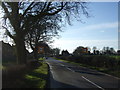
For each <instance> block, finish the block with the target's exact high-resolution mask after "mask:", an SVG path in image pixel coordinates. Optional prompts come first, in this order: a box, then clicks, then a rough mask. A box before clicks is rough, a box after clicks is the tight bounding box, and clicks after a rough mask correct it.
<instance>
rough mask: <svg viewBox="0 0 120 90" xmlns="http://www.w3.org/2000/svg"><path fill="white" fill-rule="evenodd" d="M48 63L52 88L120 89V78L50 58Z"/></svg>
mask: <svg viewBox="0 0 120 90" xmlns="http://www.w3.org/2000/svg"><path fill="white" fill-rule="evenodd" d="M46 62H47V63H48V65H49V67H50V88H81V89H85V88H95V89H98V90H106V89H111V88H113V89H117V90H118V88H120V86H119V85H118V84H120V83H119V81H120V80H119V79H118V78H115V77H112V76H108V75H105V74H103V73H100V72H97V71H95V70H91V69H88V68H85V67H80V66H76V65H73V64H70V63H65V62H62V61H59V60H55V59H53V58H48V59H47V60H46Z"/></svg>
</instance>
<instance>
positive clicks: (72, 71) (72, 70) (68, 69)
mask: <svg viewBox="0 0 120 90" xmlns="http://www.w3.org/2000/svg"><path fill="white" fill-rule="evenodd" d="M66 68H67V69H68V70H70V71H72V72H75V71H73V70H72V69H70V68H68V67H66Z"/></svg>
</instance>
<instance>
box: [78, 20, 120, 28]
mask: <svg viewBox="0 0 120 90" xmlns="http://www.w3.org/2000/svg"><path fill="white" fill-rule="evenodd" d="M117 27H118V22H111V23H100V24H94V25H89V26H86V27H83V28H80V30H98V29H109V28H117Z"/></svg>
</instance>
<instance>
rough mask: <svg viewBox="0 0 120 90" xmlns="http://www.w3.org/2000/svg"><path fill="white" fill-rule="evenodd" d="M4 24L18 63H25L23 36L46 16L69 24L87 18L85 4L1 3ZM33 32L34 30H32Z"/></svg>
mask: <svg viewBox="0 0 120 90" xmlns="http://www.w3.org/2000/svg"><path fill="white" fill-rule="evenodd" d="M2 9H3V11H4V14H5V15H4V20H5V23H4V25H3V28H4V29H5V30H6V32H7V35H8V36H9V37H10V38H12V39H13V40H14V43H15V45H16V53H17V61H18V63H20V64H22V63H26V57H27V56H26V47H25V36H26V35H27V34H28V32H30V30H31V28H36V25H37V24H38V25H39V22H40V21H41V20H42V19H43V18H44V17H46V16H53V15H56V14H58V15H59V16H60V17H61V18H62V21H67V23H68V24H71V20H72V19H73V18H77V19H78V20H80V15H81V14H84V15H86V16H88V12H87V7H86V3H85V2H22V1H20V2H2ZM33 30H35V29H33Z"/></svg>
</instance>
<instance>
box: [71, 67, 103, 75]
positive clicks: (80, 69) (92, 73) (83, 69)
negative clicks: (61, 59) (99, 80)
mask: <svg viewBox="0 0 120 90" xmlns="http://www.w3.org/2000/svg"><path fill="white" fill-rule="evenodd" d="M69 68H70V69H72V70H73V71H75V72H78V73H83V74H91V75H97V76H103V74H101V73H99V72H97V71H94V70H90V69H87V68H78V67H69Z"/></svg>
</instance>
